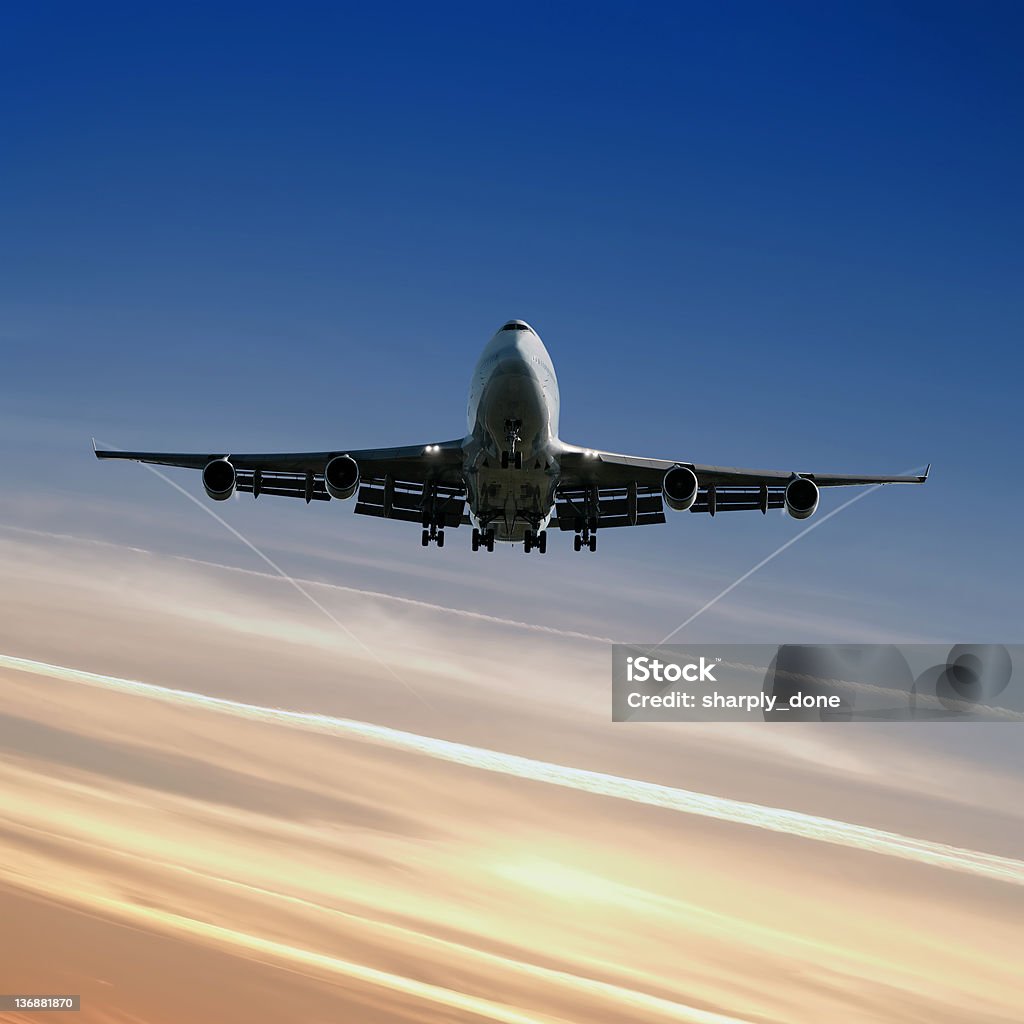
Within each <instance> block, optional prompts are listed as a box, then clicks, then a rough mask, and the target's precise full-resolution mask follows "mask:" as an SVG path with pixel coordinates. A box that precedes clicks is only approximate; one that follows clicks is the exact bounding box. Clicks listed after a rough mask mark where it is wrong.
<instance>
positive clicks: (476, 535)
mask: <svg viewBox="0 0 1024 1024" xmlns="http://www.w3.org/2000/svg"><path fill="white" fill-rule="evenodd" d="M481 548H484V549H485V550H487V551H493V550H494V531H493V530H478V529H477V528H476V527H475V526H474V527H473V550H474V551H479V550H480V549H481Z"/></svg>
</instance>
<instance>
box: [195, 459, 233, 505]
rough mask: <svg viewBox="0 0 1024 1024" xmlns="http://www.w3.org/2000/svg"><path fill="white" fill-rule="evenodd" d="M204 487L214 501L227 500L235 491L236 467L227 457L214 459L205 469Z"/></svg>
mask: <svg viewBox="0 0 1024 1024" xmlns="http://www.w3.org/2000/svg"><path fill="white" fill-rule="evenodd" d="M203 487H205V488H206V493H207V494H208V495H209V496H210V497H211V498H213V500H214V501H227V500H228V498H230V497H231V495H232V494H234V493H235V467H234V466H232V465H231V463H230V462H228V460H227V459H214V460H213V461H212V462H208V463H207V464H206V466H205V467H204V469H203Z"/></svg>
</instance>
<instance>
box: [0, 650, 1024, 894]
mask: <svg viewBox="0 0 1024 1024" xmlns="http://www.w3.org/2000/svg"><path fill="white" fill-rule="evenodd" d="M0 667H4V668H8V669H12V670H15V671H19V672H27V673H31V674H33V675H37V676H45V677H49V678H52V679H58V680H62V681H64V682H71V683H80V684H83V685H86V686H95V687H100V688H102V689H105V690H112V691H117V692H120V693H126V694H133V695H135V696H142V697H149V698H150V699H153V700H158V701H162V702H163V703H167V704H173V705H178V706H183V707H200V708H205V709H208V710H211V711H216V712H220V713H223V714H229V715H233V716H235V717H238V718H243V719H246V720H249V721H254V722H262V723H267V724H274V725H284V726H288V727H290V728H295V729H303V730H306V731H308V732H314V733H319V734H322V735H327V736H336V737H339V738H342V739H351V740H357V741H361V742H365V743H371V744H374V745H375V746H379V747H386V748H388V749H391V750H401V751H404V752H407V753H415V754H421V755H423V756H424V757H430V758H433V759H435V760H438V761H446V762H449V763H452V764H459V765H463V766H464V767H467V768H476V769H479V770H481V771H488V772H494V773H496V774H499V775H506V776H510V777H513V778H518V779H526V780H528V781H532V782H542V783H546V784H548V785H552V786H560V787H562V788H565V789H572V790H577V791H579V792H582V793H591V794H594V795H595V796H605V797H612V798H614V799H617V800H628V801H630V802H632V803H636V804H645V805H647V806H651V807H661V808H664V809H666V810H671V811H676V812H678V813H681V814H693V815H698V816H700V817H703V818H711V819H714V820H716V821H728V822H733V823H735V824H738V825H747V826H749V827H751V828H760V829H765V830H766V831H769V832H777V833H781V834H783V835H791V836H798V837H800V838H803V839H813V840H816V841H818V842H823V843H830V844H833V845H836V846H845V847H849V848H851V849H854V850H862V851H865V852H867V853H877V854H882V855H885V856H888V857H898V858H900V859H902V860H908V861H913V862H915V863H917V864H927V865H931V866H933V867H939V868H945V869H947V870H950V871H959V872H963V873H965V874H969V875H975V876H977V877H980V878H989V879H994V880H996V881H1000V882H1007V883H1010V884H1011V885H1024V861H1020V860H1014V859H1013V858H1011V857H1000V856H997V855H995V854H990V853H982V852H980V851H977V850H968V849H963V848H961V847H956V846H950V845H948V844H946V843H937V842H932V841H930V840H927V839H915V838H913V837H911V836H904V835H900V834H899V833H896V832H886V831H883V830H881V829H874V828H870V827H868V826H866V825H855V824H851V823H849V822H845V821H836V820H833V819H831V818H823V817H819V816H817V815H813V814H804V813H803V812H800V811H790V810H786V809H784V808H781V807H769V806H764V805H761V804H754V803H747V802H745V801H741V800H730V799H728V798H726V797H718V796H711V795H709V794H706V793H696V792H693V791H691V790H686V789H676V788H674V787H672V786H664V785H659V784H657V783H653V782H643V781H639V780H636V779H627V778H622V777H621V776H617V775H609V774H606V773H604V772H595V771H589V770H587V769H583V768H572V767H569V766H566V765H560V764H553V763H551V762H548V761H538V760H534V759H533V758H529V757H521V756H519V755H517V754H505V753H501V752H499V751H495V750H487V749H485V748H482V747H473V746H470V745H468V744H465V743H455V742H453V741H451V740H442V739H435V738H433V737H430V736H421V735H419V734H417V733H411V732H404V731H402V730H399V729H392V728H389V727H388V726H383V725H373V724H371V723H369V722H359V721H354V720H352V719H348V718H335V717H333V716H330V715H318V714H314V713H312V712H306V711H287V710H283V709H281V708H268V707H261V706H259V705H255V704H245V703H242V702H239V701H234V700H228V699H226V698H224V697H212V696H209V695H207V694H202V693H194V692H192V691H189V690H177V689H171V688H168V687H164V686H156V685H154V684H152V683H144V682H140V681H138V680H134V679H120V678H117V677H116V676H107V675H99V674H97V673H93V672H85V671H82V670H80V669H74V668H66V667H64V666H62V665H49V664H46V663H45V662H39V661H29V660H28V659H25V658H15V657H11V656H9V655H0Z"/></svg>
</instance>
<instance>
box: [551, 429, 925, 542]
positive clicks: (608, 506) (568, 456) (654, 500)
mask: <svg viewBox="0 0 1024 1024" xmlns="http://www.w3.org/2000/svg"><path fill="white" fill-rule="evenodd" d="M560 462H561V471H562V474H561V479H560V485H559V495H560V499H559V504H558V525H559V526H560V527H561V528H562V529H565V530H568V529H573V528H578V526H579V523H580V521H581V516H582V517H583V518H584V519H587V518H590V519H591V521H593V520H594V519H595V518H596V520H597V521H596V523H594V525H599V526H602V527H605V526H643V525H646V524H648V523H663V522H665V514H664V507H663V498H664V491H663V484H665V483H666V474H667V473H668V472H669V471H670V470H675V469H682V470H684V471H685V470H688V471H689V473H692V476H690V475H689V474H688V473H680V474H677V478H678V480H679V482H680V491H679V494H678V498H679V501H678V507H679V508H681V509H687V508H688V509H689V511H691V512H708V513H710V514H711V515H712V516H713V515H715V514H716V512H738V511H761V512H767V511H768V509H770V508H785V507H786V489H787V487H788V486H789V485H790V484H791V483H793V482H794V481H795V480H808V481H810V482H811V483H813V484H814V485H815V486H814V487H809V486H807V485H799V487H798V488H797V490H794V491H791V492H790V495H791V497H792V498H793V499H794V502H795V499H796V498H797V497H798V491H799V489H800V488H802V489H803V491H804V492H805V494H804V495H803V497H804V498H805V502H804V506H803V507H804V508H806V509H808V511H807V512H806V515H810V514H811V513H812V512H813V511H814V509H815V508H816V507H817V490H816V489H817V488H818V487H849V486H863V485H872V484H922V483H924V482H925V480H927V479H928V474H929V472H930V470H931V466H929V467H928V468H927V469H926V470H925V472H924V473H923V474H914V475H911V476H906V475H901V476H879V475H872V474H853V473H812V472H802V471H794V470H761V469H741V468H738V467H735V466H708V465H701V464H700V463H694V462H682V461H680V462H671V461H668V460H666V459H648V458H642V457H638V456H634V455H621V454H618V453H615V452H605V451H596V450H593V449H587V448H576V447H573V446H567V447H566V450H565V451H564V452H563V453H562V455H561V459H560ZM693 477H696V487H695V488H694V489H693V494H692V500H690V499H691V495H690V494H689V493H688V491H687V488H686V487H685V486H684V485H685V484H686V482H687V481H689V482H690V484H691V485H692V483H693ZM588 510H589V511H588ZM804 517H805V516H804V515H797V518H804Z"/></svg>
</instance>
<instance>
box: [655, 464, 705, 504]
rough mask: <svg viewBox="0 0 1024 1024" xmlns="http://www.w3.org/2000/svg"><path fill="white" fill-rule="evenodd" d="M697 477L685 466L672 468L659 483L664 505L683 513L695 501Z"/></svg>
mask: <svg viewBox="0 0 1024 1024" xmlns="http://www.w3.org/2000/svg"><path fill="white" fill-rule="evenodd" d="M697 487H698V484H697V476H696V474H695V473H694V472H693V470H692V469H687V468H686V466H673V467H672V468H671V469H670V470H669V471H668V472H667V473H666V474H665V479H664V480H662V482H661V493H662V494H663V495H664V498H665V504H666V505H668V507H669V508H671V509H675V511H676V512H685V511H686V510H687V509H688V508H689V507H690V506H691V505H692V504H693V503H694V502H695V501H696V500H697Z"/></svg>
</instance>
